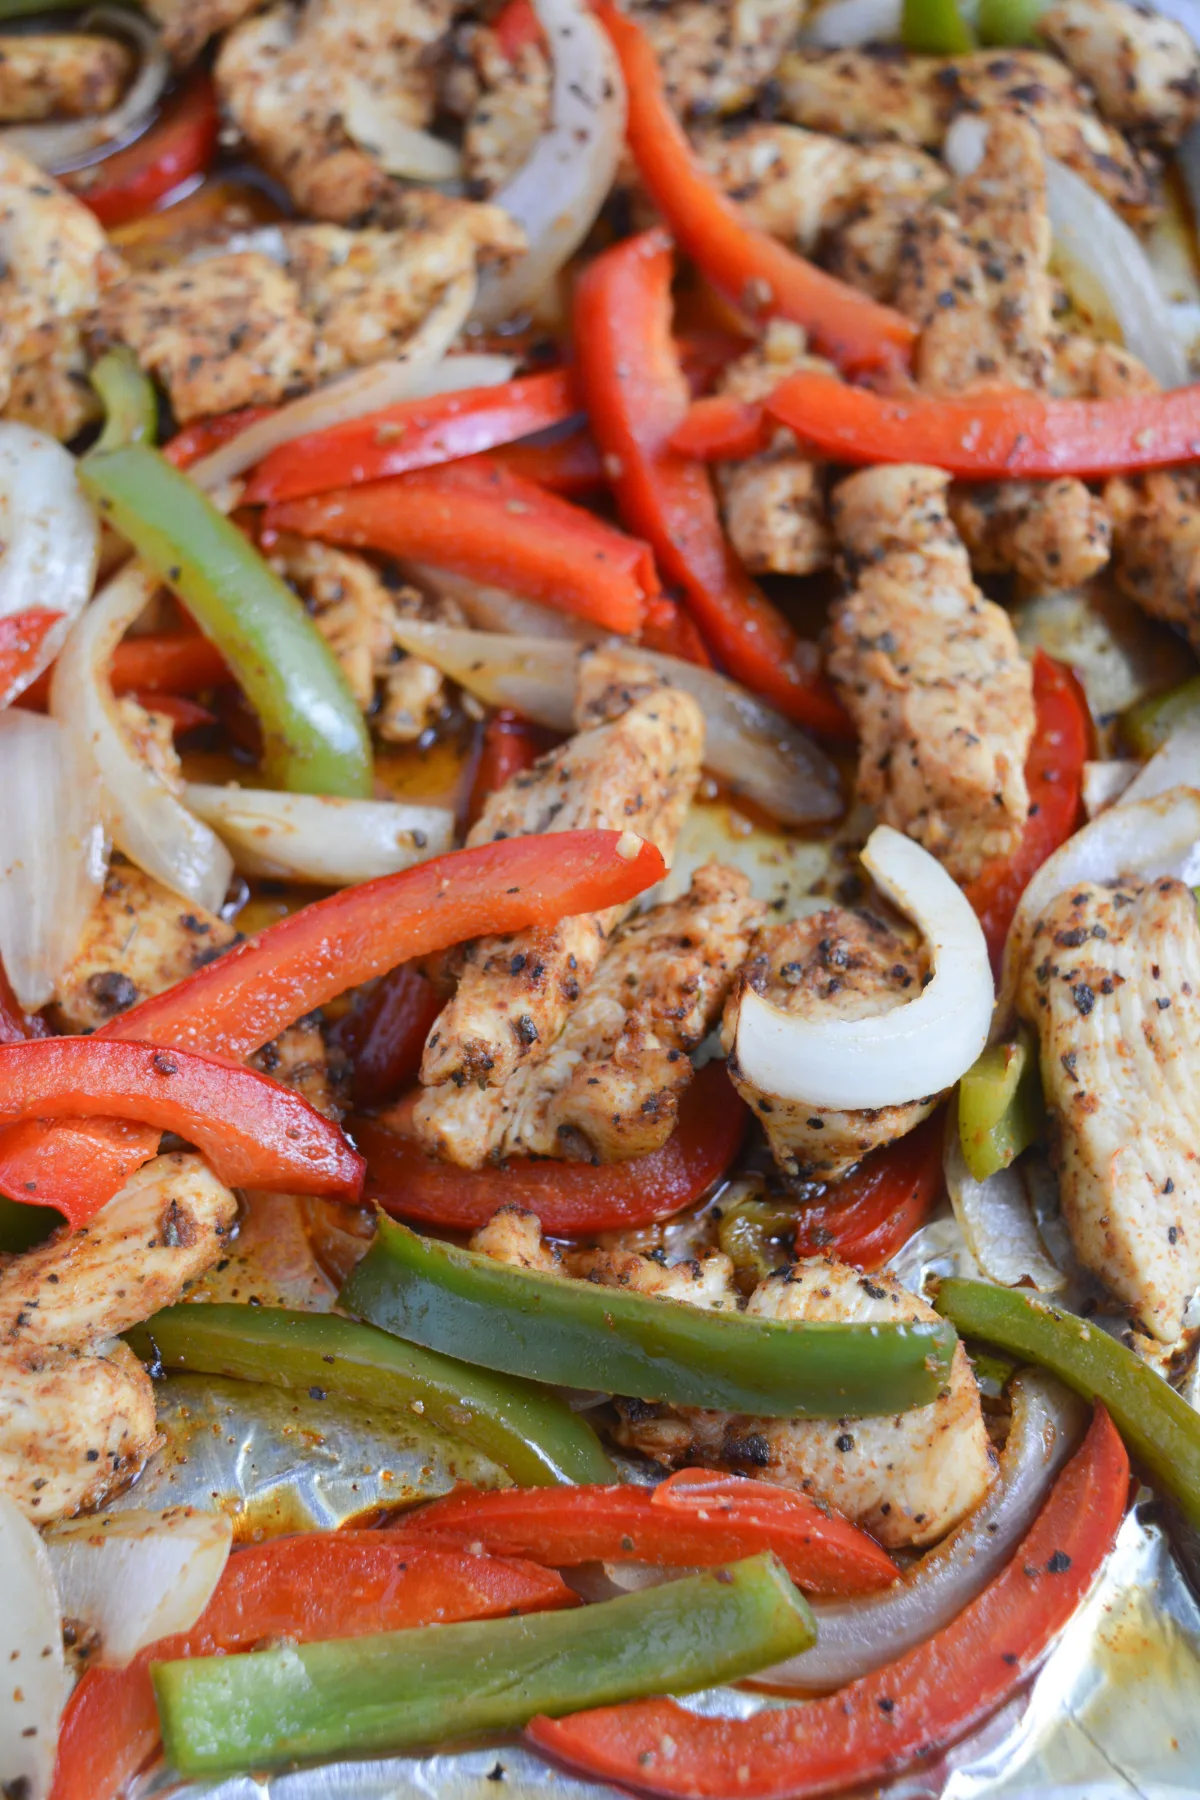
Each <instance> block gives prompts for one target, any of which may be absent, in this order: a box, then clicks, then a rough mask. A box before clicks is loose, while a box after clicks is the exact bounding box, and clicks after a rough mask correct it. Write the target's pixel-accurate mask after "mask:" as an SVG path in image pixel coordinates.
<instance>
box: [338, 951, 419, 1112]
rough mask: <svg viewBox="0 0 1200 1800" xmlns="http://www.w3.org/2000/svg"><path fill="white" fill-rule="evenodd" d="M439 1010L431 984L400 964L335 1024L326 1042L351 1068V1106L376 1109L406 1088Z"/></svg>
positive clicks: (410, 965) (413, 1077) (414, 1076)
mask: <svg viewBox="0 0 1200 1800" xmlns="http://www.w3.org/2000/svg"><path fill="white" fill-rule="evenodd" d="M441 1010H442V1001H441V1000H440V999H439V998H438V994H437V990H436V989H435V987H434V985H433V983H432V982H431V981H430V980H428V978H427V977H426V976H425V975H423V974H422V972H421V970H420V969H419V968H417V967H416V966H415V965H414V964H413V963H401V964H400V967H399V968H398V969H391V970H389V972H388V973H387V974H386V975H385V976H384V977H383V979H382V980H381V981H380V983H379V985H378V986H377V987H376V988H374V989H373V991H372V992H371V994H370V995H369V997H368V998H367V1000H366V1002H365V1003H364V1005H363V1006H362V1007H360V1008H357V1009H356V1010H355V1011H354V1012H352V1013H348V1014H347V1015H346V1017H345V1018H344V1019H341V1020H339V1022H338V1024H337V1025H335V1026H334V1028H333V1030H332V1031H331V1032H330V1038H331V1040H332V1042H333V1043H334V1045H335V1046H336V1048H337V1049H338V1050H341V1051H343V1052H344V1053H346V1054H347V1055H348V1056H349V1057H350V1058H351V1061H352V1063H353V1067H354V1075H353V1081H352V1089H351V1091H352V1093H353V1096H354V1104H355V1106H378V1105H379V1104H380V1103H381V1101H384V1100H390V1099H391V1098H392V1096H393V1095H395V1094H398V1093H400V1091H401V1090H402V1089H403V1088H406V1087H410V1086H411V1085H412V1083H413V1082H414V1081H415V1080H416V1079H417V1071H418V1069H419V1068H420V1066H421V1053H422V1051H423V1050H424V1048H425V1039H426V1038H427V1037H428V1036H429V1031H430V1027H431V1026H432V1024H433V1021H434V1020H435V1019H436V1018H437V1016H438V1013H439V1012H440V1011H441Z"/></svg>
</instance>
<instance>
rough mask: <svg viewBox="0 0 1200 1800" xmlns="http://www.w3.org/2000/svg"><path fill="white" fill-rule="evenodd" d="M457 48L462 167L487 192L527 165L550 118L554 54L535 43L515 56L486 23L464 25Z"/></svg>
mask: <svg viewBox="0 0 1200 1800" xmlns="http://www.w3.org/2000/svg"><path fill="white" fill-rule="evenodd" d="M456 49H457V52H458V55H459V58H460V67H459V69H458V70H456V71H455V74H456V75H457V77H458V79H457V80H456V81H455V83H454V89H455V93H456V95H458V96H460V97H459V98H458V100H457V104H456V107H455V110H458V111H460V112H461V115H462V117H463V120H464V124H463V143H462V149H463V169H464V173H465V174H466V177H467V180H468V181H469V183H470V189H469V191H470V192H471V194H472V195H474V196H476V197H478V198H486V197H487V196H488V195H489V194H494V193H495V191H496V189H497V188H499V187H502V186H503V185H504V183H505V182H506V181H509V180H511V178H512V177H513V176H514V175H515V174H516V173H517V170H518V169H520V168H522V167H523V166H524V164H525V163H526V162H527V161H528V160H529V157H530V156H531V155H532V153H533V149H534V146H535V145H536V143H537V141H538V138H539V137H540V136H541V135H542V133H543V131H545V129H546V127H547V125H548V124H549V121H550V94H551V86H552V71H551V68H550V60H549V58H548V57H547V55H546V52H545V51H544V50H543V49H542V46H541V45H540V44H536V43H535V44H523V45H522V46H521V48H520V49H519V50H518V52H517V54H516V56H515V57H513V58H512V59H511V60H510V59H509V58H508V57H507V56H506V55H505V53H504V51H503V50H502V49H501V47H500V40H499V38H498V37H497V36H496V33H495V32H494V31H489V30H488V28H487V26H486V25H468V26H466V27H464V28H463V31H462V34H461V37H460V39H459V42H458V44H457V45H456Z"/></svg>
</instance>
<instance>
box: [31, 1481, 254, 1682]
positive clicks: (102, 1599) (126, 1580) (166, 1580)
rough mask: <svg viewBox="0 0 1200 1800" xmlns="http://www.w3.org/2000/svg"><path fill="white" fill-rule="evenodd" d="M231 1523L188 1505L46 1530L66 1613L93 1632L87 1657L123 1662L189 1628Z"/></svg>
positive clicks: (222, 1559) (109, 1664) (220, 1564)
mask: <svg viewBox="0 0 1200 1800" xmlns="http://www.w3.org/2000/svg"><path fill="white" fill-rule="evenodd" d="M232 1542H233V1523H232V1521H231V1520H230V1519H229V1518H228V1516H227V1515H226V1514H225V1513H216V1512H197V1511H196V1510H195V1508H194V1507H191V1506H177V1507H172V1508H171V1510H170V1511H169V1512H147V1511H145V1510H144V1509H143V1508H140V1507H137V1508H131V1509H130V1510H129V1511H128V1512H107V1513H98V1514H95V1515H93V1516H91V1517H89V1518H83V1519H65V1520H63V1521H62V1523H61V1524H58V1525H54V1526H52V1527H51V1529H50V1530H49V1531H48V1532H47V1533H46V1536H45V1545H46V1549H47V1551H48V1553H49V1557H50V1562H51V1565H52V1567H53V1570H54V1576H55V1580H56V1582H57V1584H58V1593H59V1599H60V1602H61V1605H62V1615H63V1618H64V1619H74V1620H77V1621H78V1622H79V1623H80V1624H81V1625H83V1626H84V1627H85V1628H87V1629H88V1630H89V1631H94V1632H95V1633H96V1634H97V1638H98V1640H99V1641H98V1643H97V1645H96V1648H95V1650H94V1651H92V1652H91V1654H90V1656H89V1659H88V1660H89V1666H90V1665H91V1664H92V1663H93V1662H94V1663H98V1664H101V1665H102V1666H103V1667H105V1668H110V1669H123V1668H124V1667H125V1666H126V1664H128V1663H130V1662H132V1661H133V1658H134V1657H135V1656H136V1655H137V1653H138V1651H139V1650H144V1649H145V1647H146V1645H147V1644H153V1643H155V1642H156V1641H157V1640H158V1639H159V1638H163V1637H170V1636H171V1635H172V1634H173V1633H175V1632H177V1631H189V1630H190V1629H191V1627H192V1626H193V1625H194V1624H195V1623H196V1620H197V1619H198V1618H199V1617H200V1614H201V1613H202V1612H203V1611H204V1609H205V1607H206V1606H207V1605H208V1603H209V1601H210V1600H211V1599H212V1594H213V1589H214V1588H215V1587H216V1585H217V1583H218V1581H219V1580H220V1579H221V1573H222V1571H223V1570H224V1567H225V1564H226V1562H227V1561H228V1560H229V1548H230V1545H231V1544H232Z"/></svg>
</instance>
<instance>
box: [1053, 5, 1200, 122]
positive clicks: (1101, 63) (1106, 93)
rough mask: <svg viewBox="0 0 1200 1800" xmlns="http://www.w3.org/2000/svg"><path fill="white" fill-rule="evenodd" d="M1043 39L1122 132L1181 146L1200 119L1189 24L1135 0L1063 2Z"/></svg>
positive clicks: (1198, 61)
mask: <svg viewBox="0 0 1200 1800" xmlns="http://www.w3.org/2000/svg"><path fill="white" fill-rule="evenodd" d="M1038 36H1039V37H1041V38H1044V39H1045V41H1046V42H1047V43H1048V44H1050V45H1052V47H1053V48H1054V49H1055V50H1057V51H1058V53H1059V55H1060V56H1061V57H1062V58H1063V61H1064V62H1066V63H1067V64H1068V65H1069V67H1070V68H1071V69H1072V71H1073V72H1074V73H1075V74H1076V75H1078V76H1079V77H1080V78H1081V79H1082V80H1083V81H1086V82H1087V84H1088V86H1089V87H1090V88H1091V89H1092V90H1093V92H1094V93H1095V95H1096V98H1097V100H1098V101H1099V104H1100V110H1101V112H1102V113H1103V114H1104V116H1105V118H1106V119H1110V120H1111V121H1112V123H1113V124H1114V125H1118V126H1120V128H1121V130H1122V131H1129V132H1134V133H1136V134H1137V135H1139V136H1144V137H1148V138H1150V139H1152V140H1154V141H1155V142H1156V143H1160V144H1177V143H1178V142H1179V140H1180V139H1181V138H1182V137H1183V135H1184V133H1185V132H1186V131H1187V130H1188V129H1189V127H1190V126H1192V125H1194V124H1195V123H1196V120H1197V119H1198V118H1200V52H1197V49H1196V46H1195V44H1194V43H1193V41H1192V38H1191V34H1190V33H1189V31H1188V30H1187V27H1186V26H1185V25H1181V24H1179V23H1178V22H1177V21H1176V20H1175V19H1170V18H1167V17H1166V16H1165V15H1164V14H1163V13H1161V12H1159V11H1158V9H1157V8H1156V7H1153V6H1137V5H1131V4H1129V0H1058V4H1057V5H1056V6H1051V7H1049V8H1048V9H1047V11H1045V12H1044V13H1043V14H1042V15H1041V17H1040V18H1039V20H1038Z"/></svg>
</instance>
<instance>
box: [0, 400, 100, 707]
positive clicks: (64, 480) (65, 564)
mask: <svg viewBox="0 0 1200 1800" xmlns="http://www.w3.org/2000/svg"><path fill="white" fill-rule="evenodd" d="M99 554H100V526H99V523H98V521H97V518H96V515H95V513H94V512H93V511H92V508H91V507H90V506H89V505H88V503H87V501H86V500H85V499H84V497H83V495H82V493H81V492H80V490H79V483H78V482H77V481H76V479H75V458H74V457H73V456H72V455H71V453H70V451H69V450H64V449H63V447H62V445H61V444H60V443H58V442H57V440H56V439H54V438H52V437H50V436H49V434H48V433H47V432H44V431H35V430H34V429H33V427H32V426H30V425H18V424H15V423H12V422H9V421H4V422H2V423H0V619H10V618H13V617H15V615H16V614H17V613H23V612H28V611H29V610H30V609H31V608H34V607H44V608H46V609H47V610H48V611H50V612H59V613H62V615H63V616H62V618H61V619H60V620H59V621H58V623H57V624H55V625H52V626H51V628H50V630H49V631H48V632H47V633H46V636H45V637H44V638H43V639H42V642H41V645H40V647H39V650H38V655H37V658H36V660H35V661H31V662H30V663H29V665H28V667H27V668H25V669H24V670H23V671H22V673H21V675H20V676H19V677H18V678H17V679H16V680H14V681H12V682H10V683H9V684H8V686H7V687H5V688H3V689H2V690H0V706H8V705H10V704H11V702H12V701H13V700H15V699H16V697H17V695H18V694H19V693H21V692H22V690H23V689H25V688H27V687H28V686H29V684H30V682H31V681H33V680H34V679H35V678H36V677H37V676H38V675H40V674H41V672H42V670H43V669H45V668H48V667H49V665H50V664H51V662H53V660H54V658H55V657H56V656H57V655H58V652H59V650H60V649H61V648H62V645H63V640H64V639H65V638H66V635H67V632H68V631H69V630H70V629H71V623H72V621H73V620H74V619H76V618H78V616H79V614H80V613H81V612H82V610H83V607H84V605H85V604H86V601H87V598H88V595H89V594H90V593H91V591H92V583H93V581H94V580H95V578H96V561H97V558H98V557H99Z"/></svg>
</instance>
